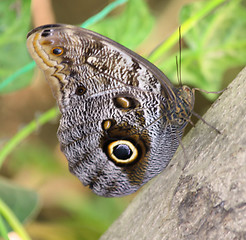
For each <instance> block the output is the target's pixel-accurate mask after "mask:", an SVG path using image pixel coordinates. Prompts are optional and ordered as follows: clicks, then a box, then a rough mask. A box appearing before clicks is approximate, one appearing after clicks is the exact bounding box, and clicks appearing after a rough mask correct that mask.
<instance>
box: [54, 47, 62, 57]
mask: <svg viewBox="0 0 246 240" xmlns="http://www.w3.org/2000/svg"><path fill="white" fill-rule="evenodd" d="M55 49H60V50H61V53H59V54H55V53H54V50H55ZM51 53H52V54H53V55H55V56H61V55H62V54H63V53H64V50H63V48H61V47H54V48H52V49H51Z"/></svg>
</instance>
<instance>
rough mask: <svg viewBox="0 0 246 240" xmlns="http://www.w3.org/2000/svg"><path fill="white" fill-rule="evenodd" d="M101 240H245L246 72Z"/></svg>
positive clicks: (209, 111) (216, 103) (222, 96)
mask: <svg viewBox="0 0 246 240" xmlns="http://www.w3.org/2000/svg"><path fill="white" fill-rule="evenodd" d="M204 119H205V120H206V121H207V122H209V123H210V124H211V125H212V126H214V127H216V128H217V129H218V130H220V131H221V134H218V133H217V132H216V131H214V130H213V129H212V128H211V127H209V126H208V125H206V124H204V123H203V122H202V121H201V120H200V121H199V122H198V123H197V125H196V127H195V128H193V129H192V130H191V131H190V132H189V133H188V134H187V135H186V137H185V138H184V139H183V141H182V144H183V146H184V149H185V151H183V150H182V148H179V150H178V151H177V152H176V154H175V156H174V157H173V159H172V161H171V162H170V164H169V166H168V167H167V168H166V169H165V170H164V171H163V172H162V173H161V174H160V175H158V176H157V177H156V178H154V179H153V180H152V181H150V183H149V184H147V185H146V186H145V187H144V188H143V189H142V190H141V191H140V192H139V194H138V195H137V196H136V198H135V199H134V200H133V201H132V202H131V204H130V205H129V206H128V208H127V209H126V210H125V212H124V213H123V214H122V215H121V216H120V218H119V219H118V220H116V221H115V222H114V224H113V225H112V226H111V227H110V228H109V229H108V231H107V232H106V233H105V234H104V235H103V236H102V237H101V238H100V240H109V239H110V240H121V239H122V240H123V239H124V240H128V239H129V240H142V239H147V240H150V239H151V240H158V239H168V240H172V239H173V240H177V239H185V240H198V239H206V240H207V239H216V240H220V239H221V240H222V239H223V240H227V239H246V68H244V69H243V70H242V71H241V72H240V73H239V75H238V76H237V77H236V79H235V80H234V81H233V82H232V83H231V84H230V85H229V87H228V88H227V89H226V90H225V91H224V92H223V94H222V95H221V96H220V97H219V99H218V100H217V101H216V102H215V103H214V104H213V105H212V107H211V108H210V109H209V110H208V112H207V113H206V114H205V116H204Z"/></svg>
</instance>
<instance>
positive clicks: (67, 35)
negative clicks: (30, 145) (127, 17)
mask: <svg viewBox="0 0 246 240" xmlns="http://www.w3.org/2000/svg"><path fill="white" fill-rule="evenodd" d="M27 47H28V49H29V52H30V54H31V56H32V57H33V59H34V60H35V61H36V63H37V64H38V66H39V67H40V68H41V69H42V70H44V73H45V75H46V78H47V80H48V82H49V84H50V86H51V88H52V91H53V94H54V96H55V98H56V100H57V103H58V106H59V108H60V111H61V114H62V116H61V120H60V126H59V129H58V134H57V135H58V139H59V141H60V144H61V150H62V151H63V153H64V154H65V156H66V158H67V159H68V163H69V169H70V171H71V172H72V173H73V174H75V175H76V176H77V177H78V178H79V180H80V181H81V182H82V183H83V184H84V185H85V186H87V185H88V186H89V187H90V188H91V189H92V190H93V191H94V192H95V193H96V194H98V195H102V196H106V197H112V196H123V195H127V194H130V193H133V192H135V191H136V190H138V189H139V188H140V187H141V186H142V185H143V184H145V183H146V182H147V181H149V180H150V179H151V178H153V177H154V176H156V175H157V174H158V173H160V172H161V171H162V170H163V169H164V168H165V167H166V166H167V164H168V163H169V161H170V160H171V158H172V156H173V154H174V153H175V151H176V149H177V147H178V145H179V142H180V140H179V139H180V138H181V136H182V134H183V129H184V127H185V125H186V124H187V121H188V119H189V117H190V112H191V110H192V108H193V102H194V99H193V96H192V93H191V91H190V89H189V88H187V87H183V88H180V89H175V88H174V87H173V86H172V85H171V83H170V82H169V80H168V79H167V77H166V76H165V75H164V74H163V73H162V72H161V71H160V70H159V69H157V68H156V67H155V66H154V65H152V64H151V63H149V62H148V61H147V60H145V59H143V58H142V57H140V56H139V55H137V54H136V53H134V52H132V51H130V50H129V49H127V48H125V47H123V46H122V45H120V44H118V43H116V42H114V41H112V40H110V39H108V38H106V37H104V36H101V35H99V34H97V33H94V32H91V31H89V30H86V29H82V28H79V27H74V26H70V25H62V24H55V25H45V26H41V27H38V28H36V29H34V30H32V31H31V32H30V33H29V34H28V39H27Z"/></svg>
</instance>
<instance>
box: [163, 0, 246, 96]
mask: <svg viewBox="0 0 246 240" xmlns="http://www.w3.org/2000/svg"><path fill="white" fill-rule="evenodd" d="M203 7H204V2H203V1H200V2H194V3H192V4H189V5H186V6H184V7H183V8H182V10H181V13H180V22H181V23H183V22H185V21H187V20H188V19H190V18H191V17H192V16H193V15H194V14H195V13H197V12H199V11H200V10H201V9H202V8H203ZM245 16H246V7H245V5H244V4H243V1H241V0H234V1H226V2H225V3H224V4H223V5H221V6H220V7H218V8H216V9H214V10H213V11H212V12H210V13H209V14H208V15H207V16H206V17H205V18H203V19H202V20H201V21H199V22H197V23H196V26H195V27H193V28H192V29H191V30H190V31H188V32H187V34H185V35H184V37H183V40H184V43H185V45H186V47H185V48H183V49H182V83H185V84H187V85H189V86H193V87H198V88H201V89H204V90H206V91H219V90H221V89H222V88H223V87H225V86H223V77H224V74H225V73H226V71H227V70H228V69H230V68H233V67H238V66H245V64H246V51H245V49H246V31H245V29H246V17H245ZM181 27H182V25H181ZM181 30H182V29H181ZM176 55H177V53H174V54H173V56H171V57H170V58H168V59H166V60H165V61H163V62H162V63H160V65H159V67H160V69H162V70H163V71H164V72H165V73H166V74H167V75H168V76H169V77H170V79H173V80H175V79H177V77H176V66H175V64H174V63H175V57H176ZM205 96H206V97H207V98H209V99H211V100H214V99H215V98H216V97H217V96H216V95H214V94H205Z"/></svg>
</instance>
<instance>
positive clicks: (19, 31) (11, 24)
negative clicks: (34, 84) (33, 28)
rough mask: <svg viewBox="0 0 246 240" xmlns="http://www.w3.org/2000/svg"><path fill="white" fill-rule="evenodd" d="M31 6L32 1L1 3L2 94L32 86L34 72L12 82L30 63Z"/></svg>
mask: <svg viewBox="0 0 246 240" xmlns="http://www.w3.org/2000/svg"><path fill="white" fill-rule="evenodd" d="M30 5H31V0H22V1H16V0H7V1H0V19H1V21H0V52H1V54H0V93H9V92H13V91H16V90H18V89H20V88H23V87H25V86H27V85H28V84H30V81H31V77H32V75H33V72H32V71H26V72H25V73H24V74H23V75H21V76H19V77H18V78H16V79H15V81H12V80H11V76H12V75H13V74H14V73H15V72H16V71H18V70H19V69H20V68H22V67H23V66H25V65H26V64H28V63H29V62H30V57H29V54H28V52H27V50H26V47H25V46H26V34H27V32H28V30H29V28H30V19H31V15H30ZM9 77H10V78H9ZM8 78H9V79H8Z"/></svg>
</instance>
